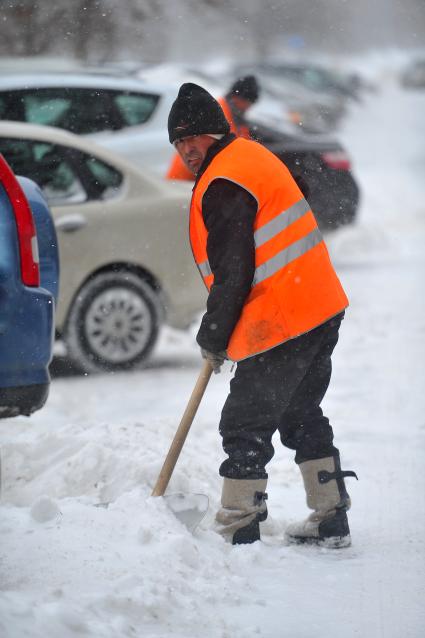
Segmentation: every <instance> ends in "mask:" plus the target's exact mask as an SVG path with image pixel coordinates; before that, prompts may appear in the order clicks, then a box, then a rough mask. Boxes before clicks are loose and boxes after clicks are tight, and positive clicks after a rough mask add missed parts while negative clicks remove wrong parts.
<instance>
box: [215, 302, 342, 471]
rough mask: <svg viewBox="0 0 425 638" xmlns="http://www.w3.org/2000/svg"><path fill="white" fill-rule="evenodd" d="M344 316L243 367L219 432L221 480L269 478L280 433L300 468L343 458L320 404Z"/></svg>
mask: <svg viewBox="0 0 425 638" xmlns="http://www.w3.org/2000/svg"><path fill="white" fill-rule="evenodd" d="M343 316H344V313H341V314H339V315H338V316H337V317H334V318H333V319H331V320H330V321H327V322H326V323H324V324H322V325H321V326H319V327H318V328H315V329H314V330H311V331H310V332H308V333H306V334H304V335H302V336H300V337H297V338H295V339H291V340H290V341H287V342H285V343H283V344H282V345H280V346H277V347H276V348H273V349H272V350H268V351H267V352H264V353H263V354H259V355H256V356H254V357H251V358H249V359H245V360H244V361H241V362H239V363H238V366H237V369H236V373H235V376H234V378H233V379H232V381H231V382H230V394H229V395H228V397H227V399H226V402H225V404H224V407H223V411H222V414H221V420H220V426H219V430H220V434H221V436H222V439H223V449H224V451H225V452H226V454H227V455H228V458H227V459H226V460H225V461H224V462H223V463H222V464H221V466H220V475H221V476H226V477H228V478H234V479H245V478H246V479H258V478H267V472H266V469H265V467H266V464H267V463H268V462H269V461H270V459H271V458H272V457H273V454H274V449H273V445H272V436H273V434H274V433H275V431H276V430H279V434H280V438H281V441H282V443H283V445H285V446H286V447H288V448H290V449H291V450H295V451H296V454H295V462H296V463H302V462H303V461H310V460H312V459H319V458H325V457H327V456H332V455H333V454H335V453H337V452H338V450H337V449H336V448H335V447H334V446H333V432H332V428H331V426H330V424H329V420H328V419H327V418H326V417H325V416H324V415H323V412H322V409H321V407H320V404H321V402H322V399H323V397H324V396H325V393H326V390H327V388H328V385H329V381H330V378H331V370H332V363H331V355H332V352H333V349H334V347H335V345H336V343H337V341H338V330H339V326H340V324H341V321H342V319H343Z"/></svg>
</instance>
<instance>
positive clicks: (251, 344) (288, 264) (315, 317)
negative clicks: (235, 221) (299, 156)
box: [190, 138, 348, 361]
mask: <svg viewBox="0 0 425 638" xmlns="http://www.w3.org/2000/svg"><path fill="white" fill-rule="evenodd" d="M215 179H227V180H229V181H231V182H234V183H236V184H239V185H240V186H241V187H242V188H244V189H246V190H247V191H248V192H249V193H250V194H251V195H252V196H253V197H254V198H255V199H256V201H257V204H258V209H257V215H256V218H255V223H254V229H253V230H254V240H255V274H254V279H253V282H252V288H251V291H250V293H249V295H248V297H247V299H246V301H245V304H244V306H243V308H242V312H241V315H240V317H239V320H238V322H237V324H236V326H235V328H234V330H233V333H232V335H231V337H230V340H229V343H228V346H227V355H228V357H229V359H232V360H233V361H241V360H242V359H246V358H248V357H251V356H253V355H255V354H259V353H260V352H265V351H266V350H270V349H271V348H274V347H275V346H277V345H279V344H281V343H284V342H285V341H288V340H289V339H293V338H294V337H297V336H299V335H302V334H304V333H306V332H308V331H310V330H312V329H313V328H315V327H317V326H319V325H320V324H322V323H324V322H325V321H327V320H328V319H331V318H332V317H334V316H335V315H337V314H339V313H340V312H342V310H344V308H346V307H347V306H348V299H347V297H346V295H345V292H344V290H343V288H342V285H341V283H340V281H339V279H338V277H337V275H336V273H335V270H334V268H333V266H332V263H331V261H330V258H329V254H328V251H327V248H326V246H325V243H324V241H323V238H322V235H321V233H320V231H319V228H318V226H317V222H316V219H315V217H314V215H313V213H312V211H311V209H310V206H309V204H308V202H307V201H306V200H305V199H304V197H303V195H302V193H301V191H300V189H299V188H298V186H297V184H296V182H295V181H294V179H293V178H292V176H291V174H290V173H289V171H288V169H287V168H286V166H285V165H284V164H283V163H282V162H281V161H280V160H279V159H278V158H277V157H276V156H275V155H273V153H271V152H270V151H268V150H267V149H266V148H265V147H264V146H262V145H261V144H257V143H256V142H252V141H248V140H244V139H241V138H239V139H236V140H234V141H233V142H231V143H230V144H229V145H228V146H226V147H225V148H224V149H223V150H222V151H220V152H219V153H218V154H217V155H216V156H215V157H214V158H213V159H212V161H211V163H210V164H209V165H208V166H207V168H206V170H205V171H204V173H203V174H202V175H201V177H200V179H199V181H198V183H197V184H196V186H195V189H194V192H193V196H192V203H191V210H190V242H191V245H192V250H193V255H194V258H195V261H196V264H197V266H198V268H199V271H200V273H201V275H202V277H203V280H204V282H205V285H206V286H207V288H208V290H210V288H211V286H212V285H213V283H214V275H213V273H212V272H211V268H210V266H209V263H208V255H207V238H208V231H207V229H206V227H205V224H204V220H203V217H202V198H203V195H204V193H205V191H206V190H207V188H208V186H209V185H210V184H211V182H212V181H213V180H215Z"/></svg>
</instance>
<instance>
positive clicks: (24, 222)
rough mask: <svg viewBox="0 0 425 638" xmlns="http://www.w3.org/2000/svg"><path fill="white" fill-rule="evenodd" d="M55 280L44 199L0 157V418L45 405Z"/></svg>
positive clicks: (54, 254)
mask: <svg viewBox="0 0 425 638" xmlns="http://www.w3.org/2000/svg"><path fill="white" fill-rule="evenodd" d="M39 255H40V257H39ZM58 277H59V259H58V249H57V242H56V233H55V229H54V226H53V221H52V218H51V215H50V210H49V208H48V206H47V203H46V200H45V198H44V196H43V195H42V193H41V191H40V189H39V188H38V186H37V185H36V184H35V183H34V182H32V181H31V180H29V179H26V178H16V176H15V175H14V173H13V172H12V170H11V169H10V167H9V165H8V164H7V163H6V161H5V159H4V158H3V156H2V155H0V418H4V417H11V416H17V415H20V414H24V415H29V414H31V413H32V412H34V411H36V410H38V409H40V408H41V407H42V406H43V405H44V403H45V401H46V398H47V396H48V392H49V383H50V377H49V371H48V367H49V363H50V361H51V358H52V351H53V339H54V326H55V322H54V314H55V301H56V297H57V291H58Z"/></svg>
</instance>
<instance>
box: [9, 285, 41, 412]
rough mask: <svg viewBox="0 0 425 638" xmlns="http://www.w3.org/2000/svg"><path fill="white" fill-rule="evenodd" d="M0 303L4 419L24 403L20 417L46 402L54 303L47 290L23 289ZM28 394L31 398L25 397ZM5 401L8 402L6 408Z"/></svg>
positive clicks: (20, 410)
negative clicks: (6, 409)
mask: <svg viewBox="0 0 425 638" xmlns="http://www.w3.org/2000/svg"><path fill="white" fill-rule="evenodd" d="M15 292H16V294H14V295H13V297H6V298H4V299H0V304H1V306H2V308H3V310H4V312H2V317H1V319H0V363H1V365H0V416H4V415H3V414H2V407H5V408H8V407H9V408H12V407H16V406H13V402H14V400H15V399H17V398H18V399H20V401H21V404H22V405H21V407H20V409H19V412H18V413H19V414H29V413H31V412H33V411H34V410H36V409H38V408H39V407H41V406H42V405H43V403H44V401H45V400H46V397H47V393H48V386H49V382H50V377H49V370H48V367H49V363H50V361H51V358H52V352H53V337H54V300H53V296H52V294H51V293H50V292H48V291H47V290H45V289H43V288H27V287H24V286H23V287H22V288H20V289H19V290H18V291H15ZM25 393H27V397H26V396H25ZM3 401H4V402H5V403H4V405H3Z"/></svg>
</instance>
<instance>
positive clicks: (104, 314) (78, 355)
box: [64, 271, 162, 373]
mask: <svg viewBox="0 0 425 638" xmlns="http://www.w3.org/2000/svg"><path fill="white" fill-rule="evenodd" d="M161 315H162V313H161V309H160V304H159V301H158V298H157V295H156V294H155V292H154V291H153V290H152V288H151V287H150V286H149V285H148V284H147V283H146V282H145V281H143V279H142V278H141V277H139V276H137V275H136V274H134V273H132V272H128V271H115V272H102V273H99V274H97V275H95V276H93V277H92V278H91V279H89V280H88V281H87V282H86V283H85V284H84V285H83V287H82V288H81V289H80V291H79V292H78V294H77V296H76V297H75V299H74V301H73V304H72V307H71V310H70V312H69V315H68V320H67V324H66V329H65V334H64V341H65V345H66V347H67V354H68V357H69V358H70V359H71V360H72V361H73V363H75V364H76V365H77V366H78V367H79V368H81V369H82V370H83V371H84V372H88V373H92V372H106V371H107V372H111V371H119V370H129V369H131V368H134V367H136V366H138V365H139V364H141V363H142V362H143V361H144V360H145V359H146V358H147V357H148V356H149V354H150V353H151V351H152V348H153V347H154V345H155V342H156V340H157V338H158V333H159V328H160V324H161Z"/></svg>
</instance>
